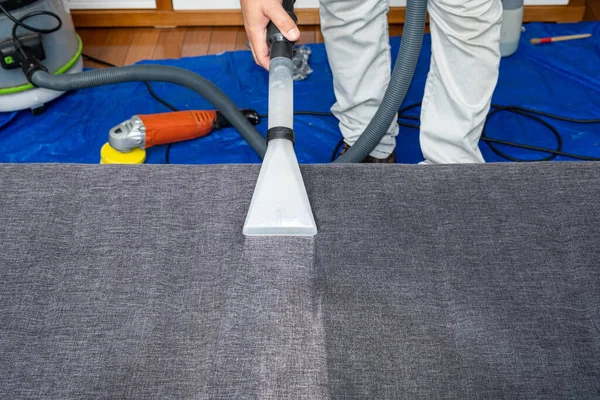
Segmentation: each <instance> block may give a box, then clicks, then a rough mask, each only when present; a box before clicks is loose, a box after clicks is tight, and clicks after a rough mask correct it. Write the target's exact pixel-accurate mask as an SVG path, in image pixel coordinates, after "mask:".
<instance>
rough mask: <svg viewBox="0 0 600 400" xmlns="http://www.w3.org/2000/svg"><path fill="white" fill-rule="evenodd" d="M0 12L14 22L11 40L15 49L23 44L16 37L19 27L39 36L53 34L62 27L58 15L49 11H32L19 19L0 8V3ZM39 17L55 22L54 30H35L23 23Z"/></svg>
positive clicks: (0, 6) (0, 5) (2, 7)
mask: <svg viewBox="0 0 600 400" xmlns="http://www.w3.org/2000/svg"><path fill="white" fill-rule="evenodd" d="M0 11H2V13H4V15H6V17H7V18H8V19H10V20H11V21H12V22H14V26H13V29H12V39H13V42H14V44H15V47H17V48H21V47H22V46H23V44H22V43H21V41H20V40H19V37H18V35H17V29H18V28H19V27H21V28H23V29H26V30H28V31H31V32H33V33H39V34H42V35H48V34H50V33H54V32H57V31H59V30H60V28H62V26H63V22H62V20H61V19H60V17H59V16H58V15H56V14H55V13H53V12H50V11H41V10H38V11H33V12H30V13H28V14H26V15H24V16H22V17H21V18H19V19H17V18H15V16H13V15H12V14H11V13H10V12H8V10H7V9H6V8H4V6H2V4H1V3H0ZM40 15H45V16H48V17H52V18H54V19H55V20H56V22H57V24H56V26H55V27H54V28H50V29H44V28H36V27H34V26H31V25H28V24H26V23H25V21H27V20H28V19H31V18H33V17H37V16H40Z"/></svg>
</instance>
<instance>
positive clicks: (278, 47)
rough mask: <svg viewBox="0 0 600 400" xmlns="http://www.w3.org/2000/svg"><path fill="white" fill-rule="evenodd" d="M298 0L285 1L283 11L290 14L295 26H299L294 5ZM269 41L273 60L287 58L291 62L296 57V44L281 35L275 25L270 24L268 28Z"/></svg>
mask: <svg viewBox="0 0 600 400" xmlns="http://www.w3.org/2000/svg"><path fill="white" fill-rule="evenodd" d="M295 2H296V0H283V3H282V6H283V9H284V10H285V11H286V12H287V13H288V15H289V16H290V18H292V20H293V21H294V23H295V24H298V17H297V16H296V14H295V13H294V3H295ZM267 41H268V43H269V47H270V49H271V59H273V58H277V57H286V58H289V59H290V60H291V59H292V58H293V57H294V44H295V43H294V42H290V41H289V40H288V39H287V38H286V37H285V36H284V35H283V33H281V31H280V30H279V28H278V27H277V26H276V25H275V24H274V23H273V21H271V22H269V25H268V26H267Z"/></svg>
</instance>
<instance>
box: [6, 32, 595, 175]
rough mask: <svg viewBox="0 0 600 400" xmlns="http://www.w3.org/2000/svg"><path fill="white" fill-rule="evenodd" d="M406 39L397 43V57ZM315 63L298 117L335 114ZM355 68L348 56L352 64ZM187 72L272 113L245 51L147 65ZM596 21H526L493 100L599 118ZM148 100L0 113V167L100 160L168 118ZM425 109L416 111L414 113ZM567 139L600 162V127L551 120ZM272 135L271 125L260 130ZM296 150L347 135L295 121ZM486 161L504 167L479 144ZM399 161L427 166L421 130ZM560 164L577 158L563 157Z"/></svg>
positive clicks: (508, 134) (421, 80)
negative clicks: (139, 125) (121, 135)
mask: <svg viewBox="0 0 600 400" xmlns="http://www.w3.org/2000/svg"><path fill="white" fill-rule="evenodd" d="M588 32H590V33H592V34H593V37H592V38H590V39H585V40H578V41H571V42H562V43H554V44H550V45H543V46H533V45H531V44H530V43H529V39H530V38H532V37H544V36H556V35H566V34H575V33H588ZM399 43H400V38H397V37H396V38H392V39H391V45H392V51H393V56H394V57H395V56H396V54H397V51H398V48H399ZM310 47H311V50H312V55H311V59H310V65H311V67H312V69H313V70H314V72H313V73H312V74H311V75H309V76H308V78H307V79H306V80H304V81H299V82H296V83H295V109H296V110H297V111H300V110H302V111H306V110H311V111H329V109H330V107H331V105H332V104H333V103H334V101H335V98H334V94H333V87H332V76H331V70H330V68H329V65H328V62H327V55H326V52H325V48H324V46H323V45H311V46H310ZM430 54H431V45H430V36H429V35H426V36H425V39H424V44H423V50H422V53H421V56H420V60H419V64H418V68H417V72H416V75H415V79H414V81H413V83H412V86H411V88H410V91H409V93H408V95H407V97H406V99H405V102H404V105H408V104H411V103H417V102H420V101H421V99H422V96H423V90H424V86H425V79H426V77H427V73H428V70H429V59H430ZM348 61H349V62H351V60H348ZM143 63H155V64H156V63H158V64H164V65H173V66H178V67H182V68H186V69H190V70H192V71H194V72H197V73H199V74H201V75H202V76H204V77H205V78H207V79H209V80H211V81H212V82H213V83H215V84H216V85H217V86H219V87H220V88H221V90H223V91H224V92H225V93H226V94H227V95H228V96H230V97H231V99H232V100H233V101H234V102H235V103H236V104H237V105H238V106H239V107H240V108H254V109H256V110H257V111H259V112H260V113H266V112H267V99H268V93H267V82H268V75H267V73H266V71H264V70H262V69H261V68H259V67H257V66H256V65H255V64H254V62H253V60H252V57H251V55H250V53H249V52H247V51H238V52H229V53H224V54H221V55H214V56H203V57H195V58H184V59H180V60H165V61H148V62H143ZM598 65H600V24H598V23H596V22H590V23H577V24H538V23H536V24H528V25H526V31H525V32H524V33H523V35H522V38H521V43H520V47H519V50H518V51H517V53H516V54H515V55H513V56H512V57H509V58H505V59H503V60H502V63H501V67H500V79H499V83H498V87H497V89H496V92H495V94H494V98H493V102H494V103H496V104H501V105H517V106H522V107H528V108H533V109H537V110H540V111H544V112H549V113H555V114H560V115H563V116H568V117H571V118H583V119H590V118H598V117H600V96H599V94H600V75H599V74H598ZM153 86H154V88H155V90H156V92H157V93H158V94H159V95H160V96H162V97H164V98H165V99H166V100H167V101H169V102H171V103H172V104H174V105H175V106H177V107H178V108H181V109H197V110H202V109H213V107H212V106H211V105H210V104H209V103H208V102H206V101H205V100H204V99H202V98H201V97H199V96H198V95H197V94H195V93H194V92H192V91H190V90H188V89H185V88H181V87H177V86H174V85H171V84H164V83H155V84H153ZM167 111H168V110H167V109H166V108H165V107H164V106H162V105H161V104H159V103H158V102H156V101H155V100H154V99H152V97H150V95H149V94H148V92H147V90H146V88H145V87H144V85H143V84H142V83H128V84H120V85H112V86H105V87H99V88H92V89H85V90H80V91H76V92H71V93H69V94H67V95H65V96H63V97H61V98H60V99H58V100H56V101H54V102H52V103H50V104H48V106H47V111H46V113H45V114H43V115H41V116H37V117H34V116H32V115H31V114H30V113H29V112H20V113H18V114H15V113H13V114H0V162H68V163H98V162H99V154H100V148H101V147H102V145H103V144H104V143H106V141H107V138H108V131H109V130H110V129H111V128H112V127H113V126H115V125H117V124H119V123H120V122H122V121H123V120H125V119H128V118H130V117H131V116H132V115H134V114H150V113H159V112H167ZM418 112H419V109H416V110H414V111H413V115H418ZM549 122H551V123H552V124H553V125H554V126H555V127H556V128H557V129H558V130H559V131H560V133H561V135H562V137H563V140H564V151H568V152H571V153H577V154H582V155H588V156H595V157H600V125H582V124H573V123H567V122H558V121H549ZM257 129H258V130H259V131H260V132H261V133H263V135H264V133H265V132H266V129H267V122H266V120H263V122H262V123H261V124H260V125H259V126H257ZM295 130H296V133H297V145H296V151H297V154H298V158H299V161H300V162H301V163H328V162H330V159H331V154H332V151H333V149H334V148H335V146H336V144H337V143H338V142H339V140H340V138H341V136H340V133H339V129H338V126H337V121H336V120H335V119H334V118H331V117H315V116H304V115H302V116H297V117H296V119H295ZM488 135H489V136H491V137H494V138H499V139H505V140H510V141H516V142H520V143H525V144H531V145H536V146H543V147H555V146H556V139H555V138H554V137H553V136H552V134H551V132H549V131H548V130H547V128H545V127H543V126H542V125H540V124H539V123H536V122H534V121H531V120H529V119H527V118H525V117H522V116H518V115H514V114H510V113H500V114H498V115H496V116H494V117H493V118H492V119H491V120H490V124H489V128H488ZM480 146H481V149H482V151H483V154H484V156H485V158H486V160H487V161H488V162H494V161H506V160H505V159H503V158H501V157H499V156H497V155H496V154H494V153H493V152H492V151H491V150H490V148H489V146H488V145H487V144H485V143H481V145H480ZM501 148H502V150H504V151H506V152H507V153H509V154H510V155H512V156H515V157H521V158H529V159H535V158H539V157H540V156H544V155H547V154H543V153H534V152H531V151H528V150H519V149H515V148H509V147H506V146H502V147H501ZM165 151H166V147H165V146H160V147H156V148H152V149H150V150H149V151H148V161H147V162H148V163H164V162H165ZM397 157H398V160H399V162H401V163H417V162H419V161H421V160H422V155H421V152H420V149H419V140H418V130H416V129H411V128H402V129H401V132H400V135H399V137H398V147H397ZM170 159H171V162H172V163H186V164H200V163H203V164H214V163H257V162H260V159H259V157H258V156H257V155H256V154H255V153H254V151H253V150H252V149H251V148H250V147H249V146H248V145H247V144H246V142H245V141H244V140H243V139H242V138H241V136H240V135H239V134H238V133H237V132H236V131H235V130H234V129H232V128H228V129H223V130H221V131H217V132H214V133H213V134H212V135H210V136H208V137H205V138H201V139H197V140H192V141H188V142H183V143H178V144H175V145H173V147H172V150H171V154H170ZM556 160H572V159H570V158H566V157H558V158H556Z"/></svg>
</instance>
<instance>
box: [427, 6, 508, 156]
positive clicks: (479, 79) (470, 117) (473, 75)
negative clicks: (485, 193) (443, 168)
mask: <svg viewBox="0 0 600 400" xmlns="http://www.w3.org/2000/svg"><path fill="white" fill-rule="evenodd" d="M429 15H430V27H431V41H432V53H433V54H432V58H431V69H430V72H429V75H428V77H427V84H426V88H425V95H424V97H423V107H422V111H421V136H420V141H421V150H422V152H423V155H424V156H425V163H435V164H442V163H444V164H449V163H482V162H484V159H483V156H482V154H481V151H480V150H479V146H478V145H479V139H480V137H481V132H482V130H483V125H484V123H485V118H486V115H487V113H488V111H489V109H490V104H491V99H492V94H493V92H494V89H495V88H496V83H497V80H498V66H499V63H500V25H501V19H502V4H501V2H500V0H429Z"/></svg>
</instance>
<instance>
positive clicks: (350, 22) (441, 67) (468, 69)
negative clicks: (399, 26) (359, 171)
mask: <svg viewBox="0 0 600 400" xmlns="http://www.w3.org/2000/svg"><path fill="white" fill-rule="evenodd" d="M320 1H321V30H322V32H323V37H324V39H325V47H326V49H327V55H328V58H329V63H330V66H331V69H332V72H333V80H334V90H335V96H336V103H335V104H334V105H333V107H332V109H331V111H332V112H333V113H334V114H335V115H336V117H337V118H338V119H339V121H340V124H339V126H340V130H341V132H342V135H343V136H344V140H345V142H346V143H348V144H349V145H352V144H353V143H354V142H355V141H356V140H357V139H358V137H359V136H360V135H361V134H362V133H363V132H364V130H365V128H366V127H367V125H368V124H369V122H370V121H371V119H372V118H373V116H374V115H375V112H376V111H377V108H378V107H379V104H380V102H381V99H382V98H383V94H384V92H385V90H386V88H387V85H388V82H389V80H390V75H391V68H392V60H391V54H390V46H389V38H388V22H387V13H388V10H389V5H388V0H320ZM428 12H429V16H430V29H431V41H432V57H431V66H430V71H429V75H428V77H427V83H426V87H425V94H424V97H423V107H422V112H421V131H420V144H421V151H422V152H423V155H424V157H425V163H474V162H484V160H483V157H482V155H481V152H480V150H479V147H478V144H479V139H480V137H481V131H482V129H483V124H484V122H485V118H486V115H487V113H488V111H489V108H490V103H491V98H492V94H493V91H494V89H495V87H496V83H497V79H498V66H499V63H500V25H501V19H502V4H501V0H429V5H428ZM397 135H398V125H397V123H396V122H395V121H394V123H392V126H391V127H390V129H389V130H388V134H387V135H386V136H385V137H384V138H383V140H382V141H381V143H380V144H379V146H378V147H377V148H376V149H375V150H374V151H373V152H372V153H371V155H372V156H374V157H378V158H385V157H387V156H388V155H389V154H391V153H392V152H393V151H394V149H395V146H396V136H397Z"/></svg>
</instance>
